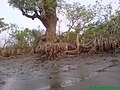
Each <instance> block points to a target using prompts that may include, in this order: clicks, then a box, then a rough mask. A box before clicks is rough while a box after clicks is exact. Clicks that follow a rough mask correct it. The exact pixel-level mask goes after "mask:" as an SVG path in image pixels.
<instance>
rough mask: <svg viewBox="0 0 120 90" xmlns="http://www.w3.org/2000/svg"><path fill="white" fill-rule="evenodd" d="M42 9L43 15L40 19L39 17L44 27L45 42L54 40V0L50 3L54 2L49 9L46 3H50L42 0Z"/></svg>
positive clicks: (55, 21)
mask: <svg viewBox="0 0 120 90" xmlns="http://www.w3.org/2000/svg"><path fill="white" fill-rule="evenodd" d="M43 1H44V2H43V11H44V15H43V17H42V19H40V20H41V21H42V23H43V25H44V26H45V27H46V33H45V42H55V41H56V40H57V39H56V25H57V16H56V5H57V2H56V0H52V1H51V2H52V4H54V5H53V6H51V7H52V9H49V8H48V7H49V6H48V5H50V4H51V2H47V1H46V0H43Z"/></svg>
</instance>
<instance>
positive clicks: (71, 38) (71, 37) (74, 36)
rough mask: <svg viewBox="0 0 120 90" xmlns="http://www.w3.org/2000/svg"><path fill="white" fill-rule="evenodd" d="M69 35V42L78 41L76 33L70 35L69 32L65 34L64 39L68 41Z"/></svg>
mask: <svg viewBox="0 0 120 90" xmlns="http://www.w3.org/2000/svg"><path fill="white" fill-rule="evenodd" d="M68 35H69V41H76V36H77V34H76V33H75V32H73V31H71V32H69V33H68V32H66V33H64V37H65V39H66V40H67V37H68Z"/></svg>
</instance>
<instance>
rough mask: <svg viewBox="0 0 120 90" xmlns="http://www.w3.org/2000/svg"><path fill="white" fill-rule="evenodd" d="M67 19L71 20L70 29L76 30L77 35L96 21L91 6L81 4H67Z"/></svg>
mask: <svg viewBox="0 0 120 90" xmlns="http://www.w3.org/2000/svg"><path fill="white" fill-rule="evenodd" d="M65 10H66V17H67V19H68V20H69V22H70V24H69V25H68V26H69V28H71V29H75V31H76V33H79V32H80V31H82V30H84V29H85V28H86V27H87V25H88V24H89V23H90V22H91V21H92V20H93V19H94V17H95V13H94V10H93V9H92V8H91V7H90V6H87V7H86V6H85V5H81V4H80V3H78V2H77V3H73V4H66V8H65Z"/></svg>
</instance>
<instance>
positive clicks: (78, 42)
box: [76, 33, 80, 53]
mask: <svg viewBox="0 0 120 90" xmlns="http://www.w3.org/2000/svg"><path fill="white" fill-rule="evenodd" d="M76 45H77V53H79V50H80V41H79V33H77V37H76Z"/></svg>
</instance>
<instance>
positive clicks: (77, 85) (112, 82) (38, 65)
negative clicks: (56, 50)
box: [0, 53, 120, 90]
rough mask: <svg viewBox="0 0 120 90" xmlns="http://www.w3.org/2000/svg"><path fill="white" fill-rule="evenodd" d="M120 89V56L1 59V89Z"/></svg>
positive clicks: (119, 54)
mask: <svg viewBox="0 0 120 90" xmlns="http://www.w3.org/2000/svg"><path fill="white" fill-rule="evenodd" d="M90 86H114V87H119V86H120V53H117V54H99V55H91V56H88V55H85V56H84V57H83V56H82V57H81V56H76V57H69V58H64V59H61V60H52V61H51V60H47V61H45V62H42V61H40V60H38V59H37V58H36V57H35V56H28V57H21V58H13V59H1V60H0V90H90Z"/></svg>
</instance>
